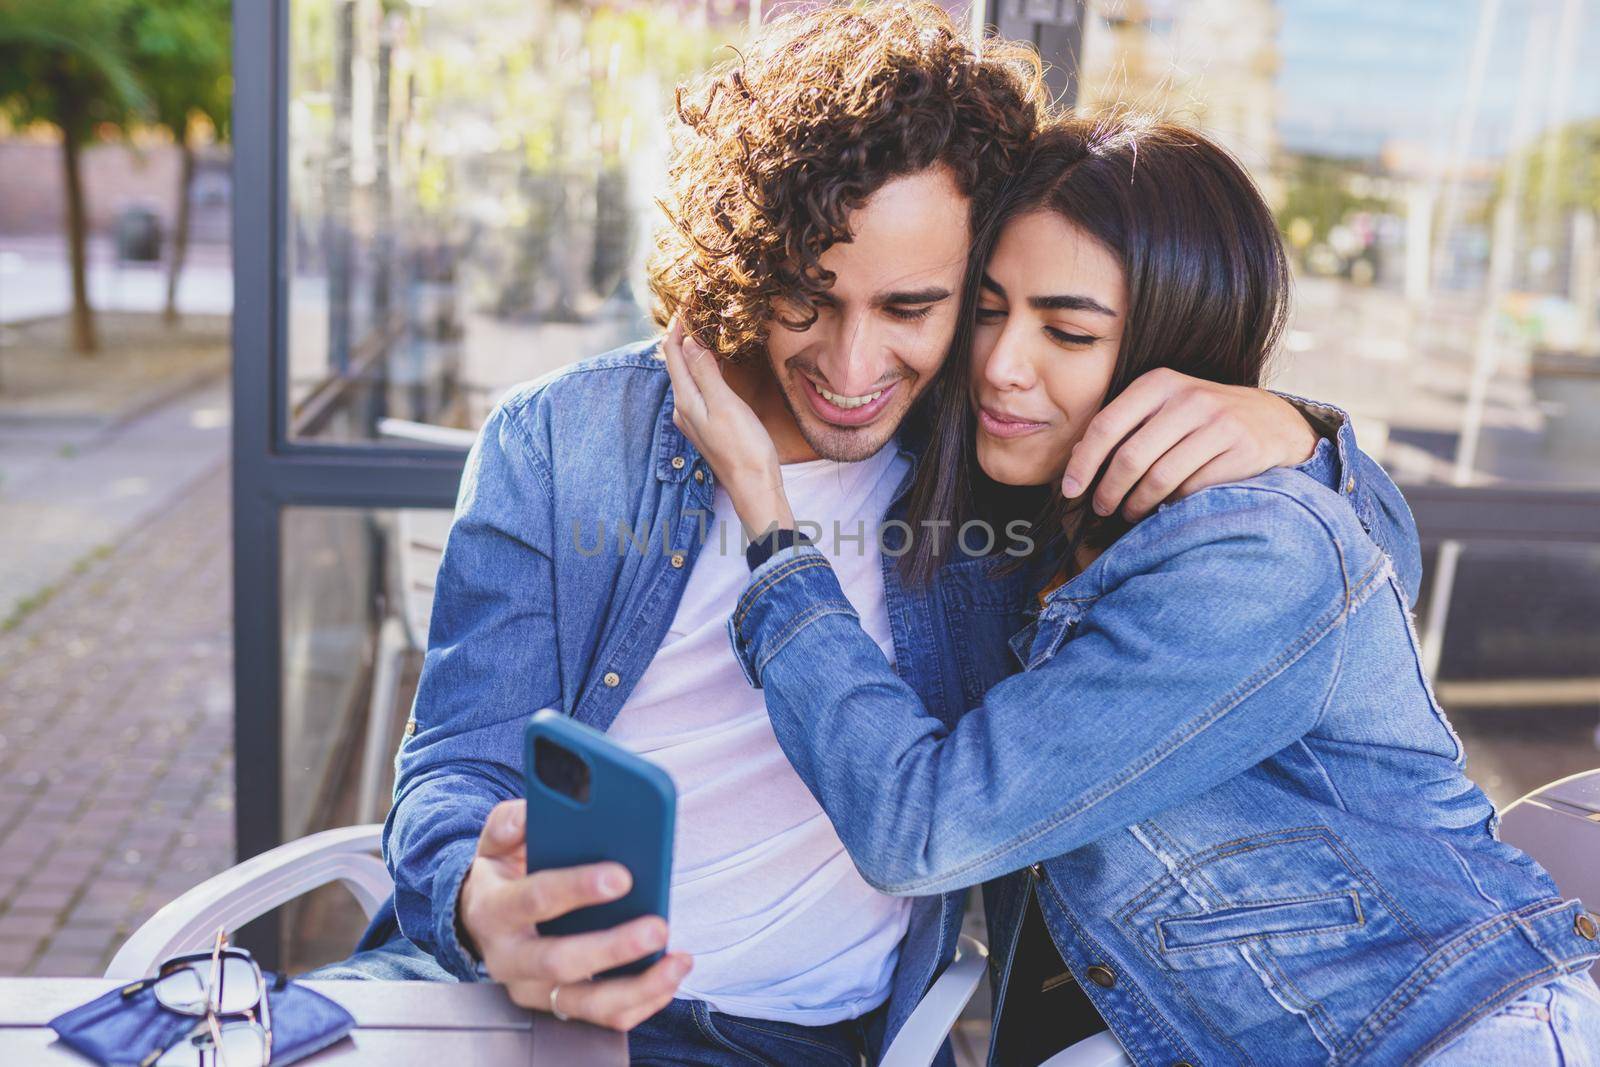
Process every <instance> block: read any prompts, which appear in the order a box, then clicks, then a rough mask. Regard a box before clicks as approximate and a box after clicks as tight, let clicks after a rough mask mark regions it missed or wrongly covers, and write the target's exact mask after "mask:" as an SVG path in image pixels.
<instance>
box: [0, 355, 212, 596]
mask: <svg viewBox="0 0 1600 1067" xmlns="http://www.w3.org/2000/svg"><path fill="white" fill-rule="evenodd" d="M228 404H229V396H228V381H227V379H226V378H214V379H213V380H212V381H211V382H210V384H208V385H205V386H203V387H201V388H199V389H195V390H192V391H190V392H188V393H186V394H184V395H181V396H179V397H177V398H175V399H173V400H171V401H169V402H167V403H165V404H162V405H160V406H158V407H156V408H154V409H153V410H150V411H147V412H145V413H143V414H140V415H137V416H135V417H134V418H133V419H132V420H130V421H129V422H127V423H125V424H122V425H113V426H109V427H107V426H100V425H96V424H95V423H93V422H84V423H73V422H68V421H62V422H54V423H52V422H45V421H38V422H16V423H12V422H7V421H5V420H4V419H0V530H4V531H5V541H6V550H5V553H4V554H3V556H0V625H3V624H4V622H5V621H6V620H8V619H11V618H12V616H13V614H14V613H16V612H17V611H18V610H20V609H24V608H26V607H27V606H28V605H29V604H30V603H31V602H33V601H35V600H37V599H38V598H39V597H40V596H41V595H48V592H49V591H50V590H51V589H53V588H55V587H56V586H58V585H59V584H60V583H61V582H62V581H64V580H65V579H67V578H68V577H69V576H70V575H71V574H72V572H73V569H74V568H75V567H78V566H81V565H83V564H84V563H86V562H87V561H89V560H92V559H93V558H94V557H95V556H96V555H97V554H98V555H103V554H104V553H105V552H107V551H111V550H114V549H115V548H116V546H117V544H118V542H119V541H120V539H121V537H122V535H123V533H124V531H126V530H128V529H131V528H132V527H134V526H137V525H138V524H140V523H142V522H145V521H147V520H148V519H150V518H151V517H152V516H156V515H159V514H161V513H162V512H163V511H165V510H166V509H167V508H168V507H169V506H170V505H171V504H172V502H173V501H174V500H176V499H178V498H180V497H181V496H183V495H184V494H185V493H186V492H187V491H188V490H189V489H190V488H191V487H192V486H193V485H194V484H195V481H196V479H198V478H200V477H202V476H204V475H205V474H206V473H208V472H210V471H214V470H216V469H217V468H218V467H219V466H220V465H221V464H223V463H224V462H225V461H226V457H227V454H228V427H229V417H228ZM215 534H216V536H218V537H220V538H222V539H223V540H224V541H225V540H226V538H227V528H226V523H224V524H223V526H222V527H220V528H219V529H218V530H216V531H215Z"/></svg>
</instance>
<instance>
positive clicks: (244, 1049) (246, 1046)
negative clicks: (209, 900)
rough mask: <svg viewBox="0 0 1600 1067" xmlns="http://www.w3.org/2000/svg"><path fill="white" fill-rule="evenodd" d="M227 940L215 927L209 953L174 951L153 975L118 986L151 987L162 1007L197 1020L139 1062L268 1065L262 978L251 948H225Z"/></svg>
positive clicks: (183, 1066)
mask: <svg viewBox="0 0 1600 1067" xmlns="http://www.w3.org/2000/svg"><path fill="white" fill-rule="evenodd" d="M227 941H228V938H227V934H226V933H224V932H223V931H222V930H218V931H217V942H216V944H215V945H214V946H213V947H212V949H211V952H210V953H209V954H208V953H203V952H202V953H196V954H194V955H191V956H177V957H175V958H173V959H170V960H168V961H167V962H165V963H163V964H162V965H161V969H160V971H159V972H158V973H157V974H156V976H155V977H154V978H146V979H144V980H143V981H140V982H135V983H134V984H133V985H130V986H128V987H126V988H125V989H123V990H122V995H123V996H124V997H128V996H132V995H133V994H135V993H137V992H139V991H140V990H143V989H151V990H152V992H154V994H155V998H156V1002H157V1003H158V1004H160V1005H161V1006H162V1007H163V1008H166V1009H167V1010H168V1011H172V1012H176V1013H177V1014H179V1015H191V1016H195V1017H196V1018H199V1019H200V1020H201V1021H200V1023H199V1024H198V1025H196V1026H195V1027H194V1029H193V1030H190V1031H189V1032H188V1033H187V1034H185V1035H184V1036H183V1038H182V1039H181V1040H179V1041H178V1042H177V1043H176V1044H174V1045H172V1046H171V1047H169V1048H166V1049H163V1050H160V1051H158V1052H153V1053H151V1054H150V1055H149V1056H147V1057H145V1059H144V1060H143V1061H142V1062H141V1063H140V1067H267V1065H268V1064H269V1063H271V1062H272V1011H271V1006H270V1004H269V1002H268V1000H267V983H266V979H265V978H264V977H263V976H262V974H261V967H260V966H259V965H258V964H257V963H256V961H255V959H254V958H253V957H252V956H251V955H250V953H249V952H247V951H245V950H244V949H242V948H229V947H227ZM208 961H209V967H208V966H207V963H208ZM258 1011H259V1016H260V1018H259V1019H258V1018H257V1013H258Z"/></svg>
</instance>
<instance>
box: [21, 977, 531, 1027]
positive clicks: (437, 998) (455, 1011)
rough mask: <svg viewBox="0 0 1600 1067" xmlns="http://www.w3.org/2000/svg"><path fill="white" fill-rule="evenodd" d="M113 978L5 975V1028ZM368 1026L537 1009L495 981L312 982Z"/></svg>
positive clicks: (47, 1014) (93, 991)
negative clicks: (521, 1002) (514, 1000)
mask: <svg viewBox="0 0 1600 1067" xmlns="http://www.w3.org/2000/svg"><path fill="white" fill-rule="evenodd" d="M123 984H124V983H123V982H120V981H117V980H115V979H110V978H15V977H9V978H0V1028H5V1027H39V1026H46V1025H48V1024H49V1022H50V1020H51V1019H54V1018H55V1017H56V1016H57V1015H60V1014H61V1013H62V1012H64V1011H67V1010H68V1009H70V1008H75V1007H77V1006H78V1005H80V1004H85V1003H87V1002H88V1001H91V1000H93V999H94V998H95V997H98V996H100V995H102V994H104V993H106V992H107V991H109V990H112V989H116V988H118V987H119V986H121V985H123ZM303 984H304V985H305V986H306V988H308V989H311V990H314V991H316V992H318V993H321V994H322V995H323V996H325V997H327V998H328V999H330V1000H332V1001H335V1002H336V1003H338V1004H340V1005H341V1006H342V1007H343V1008H344V1009H345V1010H346V1011H348V1012H349V1013H350V1014H351V1015H353V1016H355V1020H356V1026H357V1027H359V1028H361V1029H367V1030H529V1029H531V1028H532V1026H533V1020H534V1018H535V1016H534V1013H533V1012H530V1011H528V1010H527V1009H525V1008H519V1007H517V1006H516V1005H515V1004H513V1003H512V1002H511V999H510V998H509V997H508V996H506V992H505V987H504V986H501V985H499V984H498V983H493V982H472V983H462V984H450V983H445V982H376V981H373V982H367V981H309V982H305V983H303Z"/></svg>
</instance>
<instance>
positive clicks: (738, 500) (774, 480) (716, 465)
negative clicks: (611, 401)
mask: <svg viewBox="0 0 1600 1067" xmlns="http://www.w3.org/2000/svg"><path fill="white" fill-rule="evenodd" d="M661 353H662V355H663V356H664V357H665V358H666V361H667V373H668V375H670V376H671V378H672V394H673V406H672V424H673V425H674V426H676V427H677V428H678V430H679V431H680V432H681V433H682V434H683V435H684V436H685V437H687V438H688V439H689V441H690V442H691V443H692V444H693V445H694V446H695V448H697V449H699V450H700V454H701V455H702V456H704V457H705V458H706V462H707V463H709V464H711V470H712V473H714V474H715V475H716V476H717V480H718V481H719V482H720V483H721V485H722V488H723V489H725V490H726V491H727V493H728V496H729V497H730V498H731V499H732V500H733V507H734V510H735V511H737V512H738V513H739V521H740V522H742V523H744V526H745V529H746V530H747V531H749V533H750V534H751V536H757V535H759V534H761V533H763V532H765V531H767V530H770V529H773V528H774V527H778V528H785V529H792V528H793V527H794V514H793V512H791V511H790V509H789V498H788V496H787V495H786V494H785V493H784V491H783V477H782V474H781V473H780V471H779V469H778V450H777V448H776V447H775V446H774V445H773V443H772V435H771V434H769V433H768V432H767V428H766V427H765V426H763V425H762V423H761V419H760V418H759V417H758V416H757V415H756V413H755V412H754V411H752V410H751V408H750V405H749V404H746V403H745V402H744V400H743V399H742V398H741V397H740V396H739V394H737V393H735V392H734V391H733V387H732V386H730V385H729V384H728V383H727V382H726V381H725V380H724V379H723V377H722V367H721V365H720V364H719V363H718V361H717V357H716V356H715V355H713V354H712V353H711V352H710V350H708V349H707V348H706V347H705V346H704V345H701V344H700V343H699V342H697V341H696V340H695V339H694V338H693V337H690V336H689V335H688V333H687V332H686V331H685V330H684V328H683V324H682V323H681V322H679V321H678V320H676V319H674V320H673V322H672V326H671V327H670V328H669V329H668V330H667V335H666V337H665V338H663V339H662V342H661Z"/></svg>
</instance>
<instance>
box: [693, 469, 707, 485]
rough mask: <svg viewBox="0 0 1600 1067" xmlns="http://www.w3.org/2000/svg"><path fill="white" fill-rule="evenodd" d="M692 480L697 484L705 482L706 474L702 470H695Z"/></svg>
mask: <svg viewBox="0 0 1600 1067" xmlns="http://www.w3.org/2000/svg"><path fill="white" fill-rule="evenodd" d="M694 480H695V481H697V482H703V481H705V480H706V472H705V471H703V470H698V469H697V470H696V471H695V472H694Z"/></svg>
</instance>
